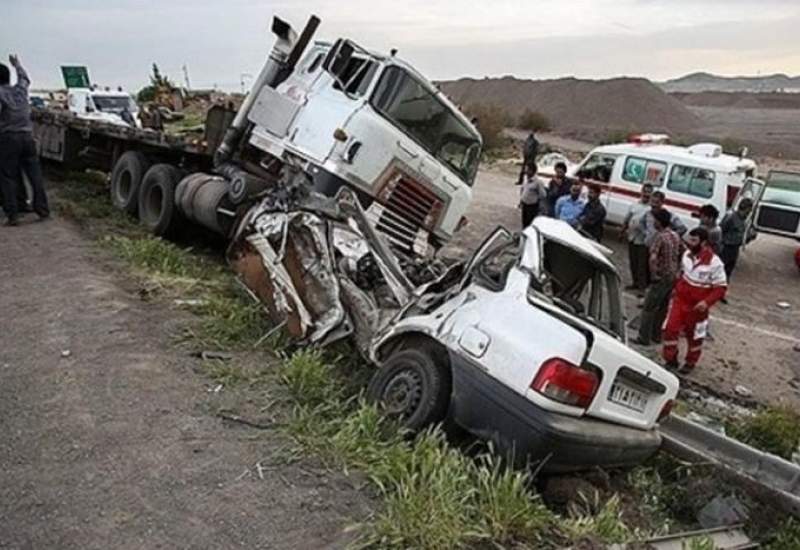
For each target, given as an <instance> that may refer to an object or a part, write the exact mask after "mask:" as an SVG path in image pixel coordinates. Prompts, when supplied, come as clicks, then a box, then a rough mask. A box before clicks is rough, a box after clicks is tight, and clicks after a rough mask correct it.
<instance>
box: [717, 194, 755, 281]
mask: <svg viewBox="0 0 800 550" xmlns="http://www.w3.org/2000/svg"><path fill="white" fill-rule="evenodd" d="M752 209H753V201H752V200H750V199H742V201H741V202H740V203H739V207H738V208H737V209H736V210H735V211H734V212H730V213H728V214H727V215H726V216H725V218H723V220H722V223H720V224H719V227H720V229H721V230H722V250H721V253H720V255H719V256H720V259H721V260H722V263H723V264H724V265H725V275H726V276H727V278H728V281H730V278H731V275H732V274H733V270H734V269H736V262H737V260H738V259H739V249H740V248H741V247H742V245H743V244H744V240H745V239H746V238H747V235H745V232H746V231H747V218H748V217H749V216H750V211H751V210H752Z"/></svg>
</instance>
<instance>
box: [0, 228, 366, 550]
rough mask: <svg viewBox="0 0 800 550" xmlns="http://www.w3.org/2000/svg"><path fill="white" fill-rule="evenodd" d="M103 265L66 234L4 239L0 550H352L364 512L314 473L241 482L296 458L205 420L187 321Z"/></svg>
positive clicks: (287, 470)
mask: <svg viewBox="0 0 800 550" xmlns="http://www.w3.org/2000/svg"><path fill="white" fill-rule="evenodd" d="M95 255H96V251H95V250H94V249H93V248H92V247H91V245H90V244H88V243H87V242H86V241H84V239H83V238H82V237H81V235H80V234H79V233H78V231H77V230H75V229H73V228H72V226H70V225H69V224H67V223H65V222H62V221H59V220H54V221H51V222H48V223H30V224H24V225H22V226H21V227H19V228H2V227H0V259H1V260H0V281H2V286H1V287H0V288H2V293H0V548H37V549H38V548H81V549H85V548H102V549H108V548H234V547H243V548H286V549H294V548H326V547H337V548H338V547H342V546H344V545H345V542H346V540H347V536H345V535H344V534H343V528H344V527H346V526H347V525H348V524H349V523H351V522H352V521H353V520H355V519H359V518H363V517H364V515H365V514H366V512H367V503H366V502H365V500H364V497H362V496H360V495H359V493H358V492H356V491H355V490H354V489H353V488H352V484H351V483H350V482H349V481H347V480H346V479H343V478H341V477H338V476H333V475H331V474H319V473H315V470H314V469H313V468H311V469H309V467H308V466H307V465H306V466H303V465H294V466H285V467H280V468H278V469H277V470H271V471H268V472H267V473H266V474H265V478H264V479H263V480H261V479H259V478H258V477H257V476H245V477H240V476H241V474H242V473H243V472H244V471H245V470H247V469H248V468H252V467H253V465H254V464H255V463H256V462H258V461H260V460H263V459H265V458H267V457H269V456H270V454H271V453H273V452H274V451H275V450H276V449H277V448H279V447H281V446H283V445H285V444H286V443H287V442H286V441H285V440H283V439H282V438H281V437H279V436H277V435H275V434H274V433H272V432H258V431H255V430H252V429H249V428H243V427H238V426H233V427H232V426H230V425H224V424H223V423H222V421H221V420H219V419H218V418H216V417H214V416H213V415H211V414H209V412H208V410H209V408H210V407H211V405H212V403H210V400H212V399H213V398H214V394H209V392H208V391H207V388H206V385H205V383H204V380H203V378H202V377H201V375H199V374H196V373H195V372H194V371H193V370H192V369H193V368H196V366H197V365H196V364H195V361H196V360H194V359H192V358H191V357H188V356H187V354H185V353H180V352H178V351H176V350H174V348H173V346H172V345H171V344H170V343H169V333H170V332H171V331H172V329H174V326H173V325H174V322H175V320H176V315H177V316H178V319H179V318H180V313H176V312H174V311H170V310H168V309H166V308H164V307H161V306H158V305H155V304H145V303H143V302H141V301H139V300H138V299H136V298H135V297H134V295H133V293H132V292H130V291H129V290H126V289H125V288H122V287H121V286H120V282H122V283H123V284H127V283H126V282H125V279H124V278H122V277H120V276H118V275H115V274H114V273H112V272H110V271H109V269H107V268H104V267H103V262H102V261H98V259H97V258H96V257H95ZM179 320H180V319H179ZM62 350H70V356H69V357H62ZM223 394H224V391H223ZM254 432H255V433H254Z"/></svg>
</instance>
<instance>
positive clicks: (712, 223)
mask: <svg viewBox="0 0 800 550" xmlns="http://www.w3.org/2000/svg"><path fill="white" fill-rule="evenodd" d="M698 214H699V215H700V227H705V228H706V231H708V243H709V244H710V245H711V248H712V249H713V250H714V254H716V255H717V256H719V255H720V254H721V253H722V229H721V228H720V226H719V225H718V224H717V218H718V217H719V210H717V209H716V207H715V206H714V205H713V204H705V205H703V206H701V207H700V210H699V211H698Z"/></svg>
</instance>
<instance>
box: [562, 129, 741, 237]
mask: <svg viewBox="0 0 800 550" xmlns="http://www.w3.org/2000/svg"><path fill="white" fill-rule="evenodd" d="M668 140H669V138H668V136H665V135H662V134H643V135H638V136H632V137H631V139H630V140H629V142H628V143H621V144H615V145H603V146H600V147H597V148H595V149H593V150H592V151H591V152H590V153H589V154H588V155H587V156H586V157H585V158H584V159H583V161H581V162H580V163H579V164H578V165H576V166H573V167H571V169H570V170H569V175H571V176H572V177H574V178H579V179H581V180H583V181H584V182H585V183H587V184H591V183H597V184H599V185H600V186H601V188H602V189H603V195H602V199H601V200H603V202H604V205H605V207H606V211H607V213H608V214H607V218H606V219H607V221H608V222H611V223H614V224H621V223H622V222H623V221H624V219H625V215H626V213H627V212H628V207H629V206H630V205H631V204H632V203H634V202H636V201H637V200H639V195H640V193H641V190H642V186H643V185H644V184H647V183H649V184H651V185H652V186H653V188H654V189H655V190H658V191H661V192H663V193H664V195H665V196H666V200H665V201H664V204H665V207H666V208H667V209H668V210H670V211H671V212H672V213H674V214H675V215H677V216H679V217H680V218H681V221H683V223H684V224H685V225H686V227H688V228H692V227H694V226H696V225H697V224H698V223H699V215H698V211H699V209H700V207H701V206H703V205H705V204H712V205H714V206H715V207H716V208H717V210H719V211H720V214H721V215H722V214H724V213H725V212H726V211H727V210H728V209H729V208H730V207H731V206H732V205H733V202H734V201H735V200H736V196H737V195H738V193H739V191H740V189H741V188H742V186H743V185H744V184H745V181H746V180H747V179H748V178H751V177H753V176H754V175H755V173H756V163H755V162H754V161H753V160H751V159H748V158H745V154H746V150H743V151H742V154H741V155H739V156H734V155H728V154H725V153H723V151H722V146H720V145H718V144H716V143H698V144H695V145H692V146H689V147H680V146H677V145H669V144H668Z"/></svg>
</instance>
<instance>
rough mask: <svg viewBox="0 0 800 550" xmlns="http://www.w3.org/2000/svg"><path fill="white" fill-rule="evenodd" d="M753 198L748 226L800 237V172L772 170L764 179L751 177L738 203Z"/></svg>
mask: <svg viewBox="0 0 800 550" xmlns="http://www.w3.org/2000/svg"><path fill="white" fill-rule="evenodd" d="M744 198H749V199H751V200H752V201H753V210H752V212H751V215H750V218H749V219H748V225H749V226H750V227H749V228H748V229H752V230H758V231H763V232H764V233H771V234H773V235H778V236H781V237H789V238H793V239H797V240H800V173H797V172H786V171H779V170H770V172H769V173H768V174H767V177H766V178H765V179H764V180H758V179H752V178H751V179H748V180H747V183H746V184H745V186H744V187H743V188H742V192H741V193H740V196H739V198H738V199H737V203H736V204H738V202H739V201H740V200H741V199H744Z"/></svg>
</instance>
